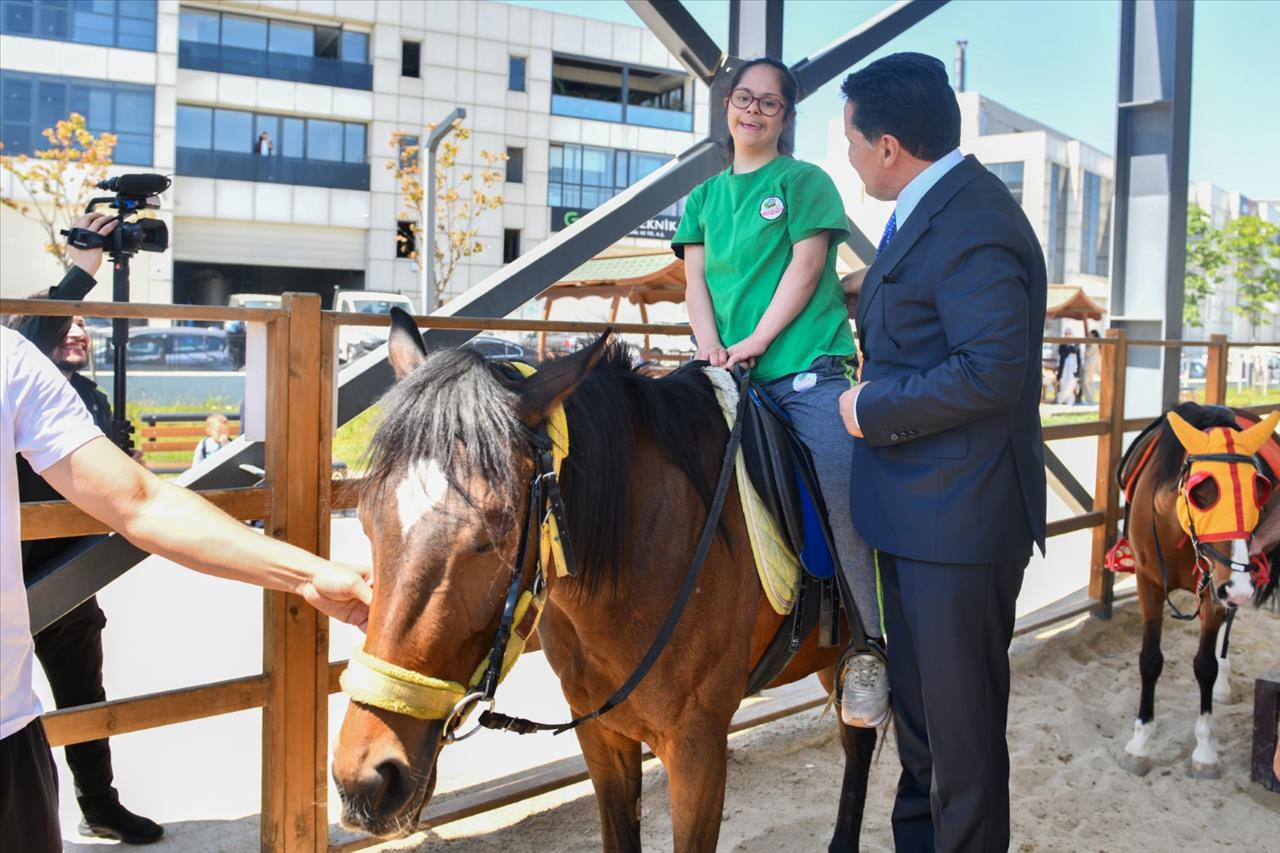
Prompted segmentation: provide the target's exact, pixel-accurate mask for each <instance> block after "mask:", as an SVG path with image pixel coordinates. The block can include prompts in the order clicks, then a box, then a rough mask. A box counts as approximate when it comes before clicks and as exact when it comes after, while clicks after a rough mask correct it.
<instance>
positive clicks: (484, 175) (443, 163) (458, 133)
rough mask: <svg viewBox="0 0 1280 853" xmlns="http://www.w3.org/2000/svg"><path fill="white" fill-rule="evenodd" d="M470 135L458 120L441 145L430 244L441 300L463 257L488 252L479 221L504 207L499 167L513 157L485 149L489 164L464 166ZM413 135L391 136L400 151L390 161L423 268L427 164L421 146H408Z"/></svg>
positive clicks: (403, 214)
mask: <svg viewBox="0 0 1280 853" xmlns="http://www.w3.org/2000/svg"><path fill="white" fill-rule="evenodd" d="M435 127H436V125H435V124H428V125H427V130H428V132H430V131H432V130H435ZM470 136H471V131H469V130H467V129H466V128H465V127H463V125H462V121H461V120H457V121H454V123H453V133H451V134H450V135H449V136H448V137H446V138H445V140H444V141H443V142H442V143H441V144H440V150H439V153H438V154H437V155H436V174H435V206H436V233H435V234H433V235H432V239H431V241H430V245H431V248H432V250H433V255H434V263H435V265H436V277H435V287H436V300H437V303H438V304H440V303H443V302H444V294H445V290H446V289H447V288H448V286H449V282H450V280H451V279H452V278H453V274H454V273H455V272H457V269H458V264H459V263H460V262H461V261H462V259H463V258H468V257H470V256H471V255H474V254H476V253H477V252H482V251H484V243H482V242H481V241H480V240H477V239H476V236H477V235H478V234H479V233H480V229H479V226H478V224H477V222H478V220H479V219H480V217H481V216H483V215H484V213H485V212H486V211H489V210H497V209H498V208H499V207H501V206H502V196H501V195H500V194H499V193H497V192H496V191H497V190H499V189H500V188H501V183H502V172H501V171H500V170H499V169H497V168H495V167H496V166H497V164H498V163H501V162H502V161H504V160H506V159H507V155H506V154H495V153H493V152H491V151H486V150H481V151H480V159H482V160H483V161H484V166H483V167H481V168H480V169H478V170H472V169H465V168H463V167H461V166H459V165H458V154H459V153H460V152H461V151H462V146H461V145H460V144H459V143H462V142H465V141H466V140H467V139H469V138H470ZM407 139H415V138H414V137H411V136H408V135H407V134H404V133H400V132H399V131H397V132H395V133H393V134H391V147H392V148H394V149H396V151H397V152H399V153H398V155H397V157H396V159H395V160H394V161H393V162H391V163H388V164H387V168H388V169H391V170H393V171H394V172H395V176H396V183H397V184H398V185H399V187H400V194H401V196H402V198H403V199H404V207H403V209H402V211H401V213H400V218H401V220H407V221H408V222H410V223H411V226H410V227H411V230H412V232H413V243H412V247H413V251H411V252H410V253H409V257H411V258H413V260H414V261H416V262H417V263H418V264H419V267H418V269H421V266H420V264H421V263H422V261H421V255H422V253H423V249H424V247H425V246H426V245H427V243H426V241H424V240H423V234H422V231H423V227H424V225H425V222H426V216H425V214H424V210H425V208H424V207H423V203H424V193H423V187H422V171H423V168H424V167H425V163H424V162H423V160H422V158H421V157H420V156H419V154H420V153H421V152H419V146H418V145H417V144H413V145H406V144H404V143H405V142H406V141H407ZM415 143H416V140H415ZM477 183H478V184H479V185H478V186H477ZM396 239H397V240H398V241H401V242H408V238H407V237H406V236H404V235H402V234H397V235H396Z"/></svg>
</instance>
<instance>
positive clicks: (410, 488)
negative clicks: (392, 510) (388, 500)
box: [396, 459, 449, 539]
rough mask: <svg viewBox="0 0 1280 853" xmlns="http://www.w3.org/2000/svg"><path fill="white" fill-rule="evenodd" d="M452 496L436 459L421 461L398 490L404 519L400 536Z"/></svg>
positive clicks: (397, 509) (447, 479) (397, 493)
mask: <svg viewBox="0 0 1280 853" xmlns="http://www.w3.org/2000/svg"><path fill="white" fill-rule="evenodd" d="M447 494H449V478H448V477H446V476H445V473H444V469H443V468H441V467H440V463H438V462H436V461H435V460H434V459H422V460H419V462H418V464H417V465H414V466H413V467H412V468H411V469H409V473H408V474H406V475H405V478H404V479H403V480H402V481H401V482H400V485H399V486H397V487H396V511H397V513H398V514H399V516H400V536H401V538H404V539H407V538H409V531H410V530H412V529H413V526H414V525H415V524H417V523H418V522H419V521H420V520H421V519H422V517H423V516H425V515H426V514H427V513H429V512H432V511H433V510H435V509H436V508H437V507H439V506H440V504H441V503H443V502H444V499H445V495H447Z"/></svg>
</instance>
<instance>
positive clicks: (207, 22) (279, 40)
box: [95, 0, 373, 90]
mask: <svg viewBox="0 0 1280 853" xmlns="http://www.w3.org/2000/svg"><path fill="white" fill-rule="evenodd" d="M96 3H97V0H95V5H96ZM154 12H155V9H154V4H153V6H152V15H153V18H154ZM153 42H154V39H153ZM152 49H153V50H154V49H155V48H154V47H152ZM178 66H179V67H181V68H193V69H197V70H201V71H219V72H223V73H226V74H243V75H246V76H249V77H270V78H272V79H276V80H293V81H296V82H299V83H318V84H320V85H325V86H342V87H344V88H348V89H366V90H367V89H372V88H373V66H371V65H370V64H369V34H368V33H361V32H355V31H353V30H347V29H345V28H339V27H334V26H331V25H326V26H312V25H310V24H298V23H294V22H292V21H277V20H268V19H267V18H258V17H254V16H251V15H237V14H231V13H220V12H213V11H209V10H206V9H191V8H187V7H185V6H183V7H182V8H181V11H180V14H179V18H178Z"/></svg>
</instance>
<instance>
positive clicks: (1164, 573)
mask: <svg viewBox="0 0 1280 853" xmlns="http://www.w3.org/2000/svg"><path fill="white" fill-rule="evenodd" d="M1151 541H1152V542H1153V543H1155V546H1156V563H1158V564H1159V566H1160V583H1161V584H1163V586H1164V601H1165V604H1168V605H1169V609H1170V610H1171V611H1173V612H1172V613H1170V614H1169V615H1171V616H1172V617H1173V618H1174V619H1177V620H1179V621H1181V622H1190V621H1191V620H1192V619H1195V618H1196V617H1197V616H1199V615H1200V595H1201V593H1202V592H1203V591H1204V581H1203V580H1202V581H1201V582H1200V583H1199V584H1197V586H1196V593H1195V595H1196V609H1195V611H1194V612H1192V613H1183V612H1182V611H1181V610H1179V609H1178V605H1176V604H1174V603H1173V599H1172V598H1170V597H1169V570H1168V568H1167V567H1166V566H1165V562H1164V549H1163V548H1161V547H1160V532H1159V531H1158V530H1156V496H1155V492H1152V493H1151Z"/></svg>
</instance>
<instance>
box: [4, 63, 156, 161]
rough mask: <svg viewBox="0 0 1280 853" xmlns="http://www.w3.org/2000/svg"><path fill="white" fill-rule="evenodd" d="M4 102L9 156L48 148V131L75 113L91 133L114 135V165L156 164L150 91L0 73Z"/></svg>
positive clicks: (127, 85)
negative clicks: (81, 118) (46, 130)
mask: <svg viewBox="0 0 1280 853" xmlns="http://www.w3.org/2000/svg"><path fill="white" fill-rule="evenodd" d="M0 98H2V99H3V105H2V106H0V141H3V142H4V152H5V153H6V154H32V153H34V152H36V151H38V150H40V149H43V148H47V147H49V142H48V140H46V139H45V138H44V135H43V134H44V130H45V128H49V127H53V126H54V125H55V124H57V123H58V121H60V120H61V119H65V118H66V117H67V116H68V115H70V114H71V113H73V112H74V113H80V115H82V116H84V119H85V125H86V126H87V127H88V129H89V130H90V131H91V132H92V133H94V134H101V133H114V134H115V135H116V137H117V139H116V149H115V153H114V154H113V155H112V159H113V160H114V161H115V162H117V163H124V164H128V165H131V166H150V165H151V163H152V138H153V137H154V135H155V134H154V126H155V100H156V98H155V89H153V88H152V87H150V86H137V85H134V84H132V83H108V82H104V81H102V80H86V79H82V78H79V77H52V76H48V75H43V74H22V73H19V72H17V71H7V70H0Z"/></svg>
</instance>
